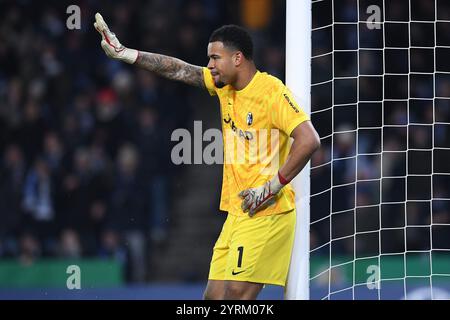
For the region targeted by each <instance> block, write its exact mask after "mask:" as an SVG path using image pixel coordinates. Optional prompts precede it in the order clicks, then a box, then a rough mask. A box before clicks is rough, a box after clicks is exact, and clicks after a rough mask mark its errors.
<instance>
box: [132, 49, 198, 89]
mask: <svg viewBox="0 0 450 320" xmlns="http://www.w3.org/2000/svg"><path fill="white" fill-rule="evenodd" d="M134 64H135V65H137V66H139V67H141V68H144V69H146V70H149V71H152V72H155V73H156V74H158V75H160V76H163V77H165V78H167V79H170V80H176V81H181V82H184V83H186V84H189V85H192V86H196V87H200V88H205V82H204V80H203V70H202V67H199V66H194V65H192V64H189V63H186V62H184V61H182V60H180V59H177V58H173V57H169V56H165V55H161V54H156V53H150V52H142V51H140V52H139V55H138V58H137V60H136V62H135V63H134Z"/></svg>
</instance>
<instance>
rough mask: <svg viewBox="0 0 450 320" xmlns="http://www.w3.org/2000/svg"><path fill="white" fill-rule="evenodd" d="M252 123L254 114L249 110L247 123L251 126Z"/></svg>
mask: <svg viewBox="0 0 450 320" xmlns="http://www.w3.org/2000/svg"><path fill="white" fill-rule="evenodd" d="M252 123H253V114H252V113H251V112H249V113H248V114H247V125H248V126H251V125H252Z"/></svg>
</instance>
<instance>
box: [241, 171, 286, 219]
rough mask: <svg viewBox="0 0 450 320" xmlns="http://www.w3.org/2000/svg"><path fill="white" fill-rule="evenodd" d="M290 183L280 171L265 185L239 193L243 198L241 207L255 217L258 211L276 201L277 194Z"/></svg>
mask: <svg viewBox="0 0 450 320" xmlns="http://www.w3.org/2000/svg"><path fill="white" fill-rule="evenodd" d="M287 183H288V181H286V179H284V178H283V177H282V176H281V175H280V173H278V174H276V175H274V176H273V178H272V179H271V180H269V181H267V182H266V183H265V184H264V185H262V186H260V187H257V188H250V189H247V190H244V191H241V192H240V193H239V197H241V198H242V199H243V201H242V204H241V208H242V210H243V211H244V212H248V215H249V216H250V217H253V216H254V215H255V214H256V213H257V212H258V211H261V210H263V209H265V208H267V207H268V206H271V205H272V204H274V203H275V200H276V199H275V196H276V195H277V193H278V192H280V190H281V189H282V188H283V187H284V186H285V185H286V184H287Z"/></svg>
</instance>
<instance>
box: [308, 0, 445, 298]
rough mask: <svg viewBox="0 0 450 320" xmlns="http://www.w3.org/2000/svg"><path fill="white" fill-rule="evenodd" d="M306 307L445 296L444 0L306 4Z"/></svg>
mask: <svg viewBox="0 0 450 320" xmlns="http://www.w3.org/2000/svg"><path fill="white" fill-rule="evenodd" d="M312 14H313V16H312V60H311V64H312V65H311V67H312V84H311V92H312V95H311V117H312V121H313V123H314V125H315V127H316V129H317V130H318V132H319V134H320V136H321V141H322V148H321V150H320V151H319V152H317V153H316V154H315V155H314V157H313V159H312V162H311V213H310V215H311V218H310V219H311V221H310V298H311V299H449V298H450V1H449V0H409V1H408V0H385V1H383V0H315V1H312Z"/></svg>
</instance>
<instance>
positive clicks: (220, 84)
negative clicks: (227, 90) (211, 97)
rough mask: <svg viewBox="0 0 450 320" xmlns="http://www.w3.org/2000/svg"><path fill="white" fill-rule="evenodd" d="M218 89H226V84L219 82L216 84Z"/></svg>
mask: <svg viewBox="0 0 450 320" xmlns="http://www.w3.org/2000/svg"><path fill="white" fill-rule="evenodd" d="M215 85H216V88H219V89H222V88H223V87H225V83H223V82H222V81H217V82H216V83H215Z"/></svg>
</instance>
